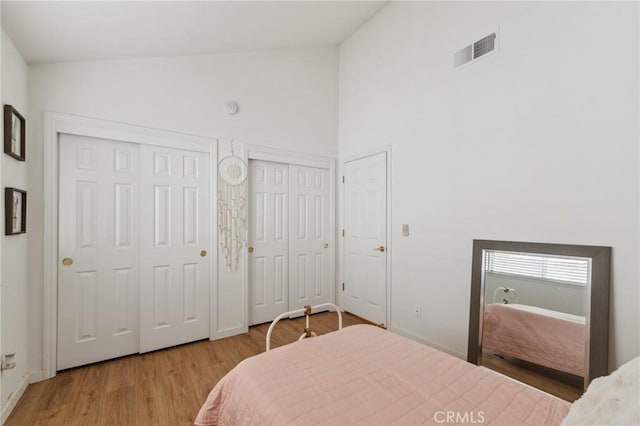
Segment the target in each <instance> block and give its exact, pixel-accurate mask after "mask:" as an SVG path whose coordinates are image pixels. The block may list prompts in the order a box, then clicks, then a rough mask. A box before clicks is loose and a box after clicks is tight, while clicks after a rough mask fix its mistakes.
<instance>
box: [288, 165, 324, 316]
mask: <svg viewBox="0 0 640 426" xmlns="http://www.w3.org/2000/svg"><path fill="white" fill-rule="evenodd" d="M289 171H290V179H291V185H290V187H291V209H290V212H291V215H290V218H291V223H290V230H291V232H290V242H289V244H290V253H291V258H290V262H289V264H290V269H289V270H290V276H289V309H290V310H294V309H299V308H302V307H304V306H305V305H317V304H319V303H325V302H330V301H331V292H330V286H331V283H333V280H332V279H331V277H330V272H331V270H330V266H331V265H330V257H329V256H330V253H332V252H333V250H330V247H329V232H330V225H331V223H330V220H329V219H330V218H329V193H330V191H329V182H330V180H329V170H327V169H318V168H314V167H303V166H296V165H291V166H290V167H289Z"/></svg>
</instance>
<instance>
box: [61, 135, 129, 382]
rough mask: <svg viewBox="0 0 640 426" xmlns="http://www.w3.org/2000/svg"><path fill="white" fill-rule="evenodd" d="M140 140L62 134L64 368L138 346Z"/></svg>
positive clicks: (124, 351)
mask: <svg viewBox="0 0 640 426" xmlns="http://www.w3.org/2000/svg"><path fill="white" fill-rule="evenodd" d="M137 164H138V146H137V145H135V144H128V143H121V142H113V141H106V140H103V139H100V140H98V139H93V138H88V137H80V136H72V135H66V134H61V135H60V143H59V168H60V174H59V185H60V188H59V196H60V199H59V209H60V210H59V213H58V217H59V224H58V233H59V240H58V255H59V261H60V263H59V265H60V266H59V269H58V356H57V359H58V365H57V368H58V370H62V369H65V368H70V367H75V366H78V365H83V364H88V363H92V362H96V361H102V360H105V359H109V358H115V357H118V356H122V355H128V354H132V353H136V352H138V276H139V269H138V250H139V246H138V196H139V195H138V194H139V191H138V170H137Z"/></svg>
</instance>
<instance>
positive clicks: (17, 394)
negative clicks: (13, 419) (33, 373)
mask: <svg viewBox="0 0 640 426" xmlns="http://www.w3.org/2000/svg"><path fill="white" fill-rule="evenodd" d="M29 376H30V375H29V373H27V374H25V375H24V376H23V377H22V381H21V382H20V385H18V388H17V389H16V390H14V391H13V393H12V394H11V396H10V397H9V399H8V400H7V403H6V405H5V406H4V407H2V424H4V422H6V421H7V419H8V418H9V415H10V414H11V412H12V411H13V409H14V408H15V406H16V404H17V403H18V401H19V400H20V398H22V394H24V391H25V390H26V389H27V386H29Z"/></svg>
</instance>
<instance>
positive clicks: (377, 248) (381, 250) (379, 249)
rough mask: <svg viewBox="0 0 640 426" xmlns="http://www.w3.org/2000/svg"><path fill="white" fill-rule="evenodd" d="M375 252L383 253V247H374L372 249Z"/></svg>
mask: <svg viewBox="0 0 640 426" xmlns="http://www.w3.org/2000/svg"><path fill="white" fill-rule="evenodd" d="M374 250H375V251H379V252H383V251H384V246H380V247H376V248H374Z"/></svg>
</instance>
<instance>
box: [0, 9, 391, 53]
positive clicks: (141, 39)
mask: <svg viewBox="0 0 640 426" xmlns="http://www.w3.org/2000/svg"><path fill="white" fill-rule="evenodd" d="M386 3H387V1H135V2H132V1H129V2H128V1H6V0H5V1H2V3H1V4H2V28H3V30H4V31H5V32H6V33H7V34H8V35H9V37H10V38H11V39H12V41H13V42H14V44H15V45H16V47H17V48H18V50H19V51H20V52H21V53H22V55H23V56H24V58H25V60H26V61H27V62H28V63H30V64H32V63H43V62H65V61H83V60H100V59H120V58H139V57H155V56H176V55H194V54H206V53H218V52H233V51H247V50H262V49H281V48H297V47H315V46H327V45H337V44H339V43H340V42H342V41H343V40H344V39H345V38H347V37H348V36H349V35H350V34H352V33H353V32H354V31H356V30H357V29H358V28H360V27H361V26H362V25H363V24H364V23H365V22H366V21H367V20H369V19H370V18H371V17H372V16H373V15H375V14H376V13H377V12H378V11H379V10H380V9H382V8H383V7H384V6H385V5H386Z"/></svg>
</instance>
